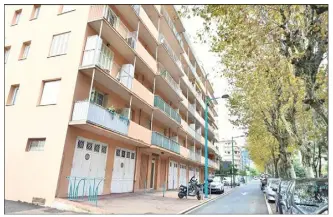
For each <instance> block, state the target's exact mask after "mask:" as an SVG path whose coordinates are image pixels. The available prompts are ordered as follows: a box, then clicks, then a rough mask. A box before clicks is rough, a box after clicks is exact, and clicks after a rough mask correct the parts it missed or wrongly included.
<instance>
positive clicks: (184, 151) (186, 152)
mask: <svg viewBox="0 0 333 217" xmlns="http://www.w3.org/2000/svg"><path fill="white" fill-rule="evenodd" d="M180 155H181V156H183V157H185V158H190V150H188V149H187V148H185V147H184V146H180Z"/></svg>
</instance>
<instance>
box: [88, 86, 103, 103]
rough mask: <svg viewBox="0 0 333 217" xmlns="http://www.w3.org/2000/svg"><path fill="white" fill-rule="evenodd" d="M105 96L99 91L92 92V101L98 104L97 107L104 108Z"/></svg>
mask: <svg viewBox="0 0 333 217" xmlns="http://www.w3.org/2000/svg"><path fill="white" fill-rule="evenodd" d="M104 98H105V95H104V94H103V93H101V92H99V91H97V90H95V89H94V90H93V91H92V92H91V98H90V101H91V102H93V103H96V104H97V105H100V106H103V103H104Z"/></svg>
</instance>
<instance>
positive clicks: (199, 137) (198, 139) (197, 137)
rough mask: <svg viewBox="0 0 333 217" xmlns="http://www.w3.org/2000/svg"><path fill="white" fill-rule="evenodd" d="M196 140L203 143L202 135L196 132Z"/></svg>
mask: <svg viewBox="0 0 333 217" xmlns="http://www.w3.org/2000/svg"><path fill="white" fill-rule="evenodd" d="M195 139H196V140H197V141H200V142H201V133H199V132H197V131H195Z"/></svg>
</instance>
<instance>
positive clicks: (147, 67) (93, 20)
mask: <svg viewBox="0 0 333 217" xmlns="http://www.w3.org/2000/svg"><path fill="white" fill-rule="evenodd" d="M128 8H129V10H131V11H132V15H133V16H136V14H135V13H134V10H133V9H132V7H128ZM88 24H89V25H90V27H91V28H92V29H94V31H95V32H96V33H99V32H101V37H102V38H103V39H105V40H106V41H107V43H109V44H110V45H111V46H112V47H113V48H114V49H115V50H117V52H118V53H119V54H120V55H121V56H122V57H123V58H125V59H126V60H127V61H128V62H132V61H133V59H134V57H135V56H137V57H138V58H137V60H136V65H135V68H136V69H138V70H140V71H142V72H145V71H147V72H149V75H150V76H153V75H154V74H155V73H156V70H155V71H154V68H152V66H151V63H150V61H148V63H147V62H146V61H147V60H143V58H142V57H141V55H139V54H138V53H137V51H136V47H137V35H138V32H137V31H130V30H129V29H128V27H127V26H126V25H125V24H124V23H123V22H122V21H121V19H120V18H119V17H118V16H117V14H116V13H115V12H114V11H113V10H112V8H111V7H110V6H108V5H93V6H91V8H90V11H89V17H88ZM101 24H102V28H101ZM136 28H137V27H136ZM136 28H133V29H136ZM155 68H156V67H155Z"/></svg>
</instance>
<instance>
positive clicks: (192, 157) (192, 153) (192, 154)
mask: <svg viewBox="0 0 333 217" xmlns="http://www.w3.org/2000/svg"><path fill="white" fill-rule="evenodd" d="M190 159H191V160H193V161H195V152H194V151H192V150H190Z"/></svg>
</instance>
